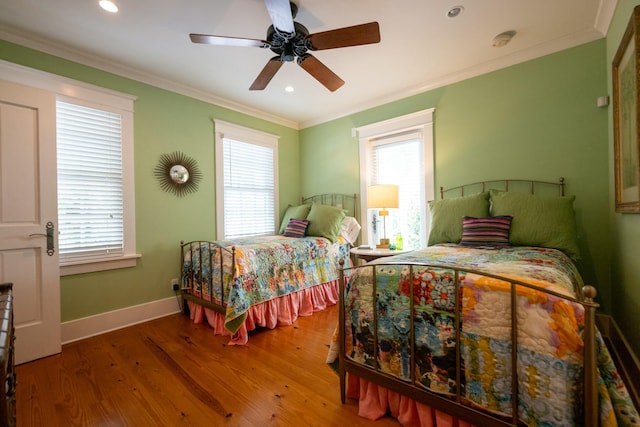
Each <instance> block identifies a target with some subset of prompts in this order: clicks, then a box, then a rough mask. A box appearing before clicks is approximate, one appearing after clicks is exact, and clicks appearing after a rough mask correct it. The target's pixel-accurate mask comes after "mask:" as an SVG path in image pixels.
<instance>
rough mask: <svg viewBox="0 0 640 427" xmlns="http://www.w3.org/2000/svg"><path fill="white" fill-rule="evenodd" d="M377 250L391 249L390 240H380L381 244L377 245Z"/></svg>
mask: <svg viewBox="0 0 640 427" xmlns="http://www.w3.org/2000/svg"><path fill="white" fill-rule="evenodd" d="M376 248H377V249H389V239H380V244H379V245H376Z"/></svg>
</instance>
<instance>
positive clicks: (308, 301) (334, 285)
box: [187, 280, 339, 345]
mask: <svg viewBox="0 0 640 427" xmlns="http://www.w3.org/2000/svg"><path fill="white" fill-rule="evenodd" d="M338 296H339V291H338V280H332V281H331V282H327V283H323V284H321V285H317V286H314V287H312V288H307V289H303V290H301V291H298V292H296V293H293V294H289V295H285V296H282V297H280V298H276V299H272V300H269V301H266V302H263V303H261V304H258V305H255V306H252V307H251V308H250V309H249V311H248V312H247V318H246V320H245V321H244V323H243V324H242V326H240V329H239V330H238V332H236V333H235V334H234V335H233V336H231V340H230V341H229V344H230V345H244V344H246V343H247V342H248V341H249V332H250V331H252V330H254V329H256V328H257V327H266V328H269V329H273V328H275V327H276V326H285V325H291V324H293V322H295V321H296V320H297V319H298V316H311V315H312V314H313V313H314V312H315V311H321V310H324V309H325V308H327V307H328V306H330V305H335V304H337V303H338ZM187 303H188V304H189V312H190V313H191V320H193V322H194V323H202V322H204V321H205V319H206V321H207V322H208V323H209V325H211V327H212V328H213V330H214V333H215V334H216V335H223V336H230V335H231V333H230V332H229V331H228V330H227V329H225V327H224V320H225V317H224V315H223V314H220V313H217V312H216V311H214V310H211V309H209V308H205V307H203V306H201V305H199V304H197V303H194V302H192V301H187Z"/></svg>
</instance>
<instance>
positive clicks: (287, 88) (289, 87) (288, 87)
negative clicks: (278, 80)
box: [284, 86, 295, 92]
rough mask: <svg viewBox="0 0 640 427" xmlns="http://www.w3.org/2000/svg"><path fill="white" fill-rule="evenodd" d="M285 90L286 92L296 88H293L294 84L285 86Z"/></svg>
mask: <svg viewBox="0 0 640 427" xmlns="http://www.w3.org/2000/svg"><path fill="white" fill-rule="evenodd" d="M284 90H285V91H286V92H293V91H294V90H295V89H294V88H293V86H287V87H285V88H284Z"/></svg>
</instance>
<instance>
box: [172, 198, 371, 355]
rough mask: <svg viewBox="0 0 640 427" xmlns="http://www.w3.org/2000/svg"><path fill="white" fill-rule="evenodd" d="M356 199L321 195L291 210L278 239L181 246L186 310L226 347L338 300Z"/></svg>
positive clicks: (355, 226) (352, 238) (354, 226)
mask: <svg viewBox="0 0 640 427" xmlns="http://www.w3.org/2000/svg"><path fill="white" fill-rule="evenodd" d="M355 213H356V196H355V195H346V194H323V195H318V196H313V197H309V198H303V199H302V204H301V205H298V206H289V208H288V209H287V211H286V212H285V214H284V217H283V220H282V225H281V227H280V230H279V231H280V233H281V234H278V235H273V236H258V237H245V238H238V239H233V240H222V241H191V242H188V243H184V242H181V244H180V263H181V265H180V267H181V281H180V282H181V289H182V296H183V298H184V300H185V301H186V303H185V309H186V310H187V311H188V312H189V314H190V316H191V318H192V319H193V321H194V322H196V323H201V322H204V321H207V322H208V323H209V324H210V325H211V326H212V327H213V330H214V332H215V333H216V334H220V335H229V336H230V337H231V340H230V344H246V343H247V341H248V339H249V332H250V331H252V330H254V329H256V328H257V327H265V328H275V327H276V326H281V325H290V324H292V323H293V322H295V320H296V319H297V318H298V316H307V315H311V314H312V313H313V312H314V311H319V310H323V309H324V308H326V307H327V306H329V305H335V304H337V302H338V276H339V262H340V261H341V260H342V261H343V262H350V257H349V250H350V248H351V244H352V243H353V242H354V241H355V238H356V236H357V234H358V232H359V229H360V228H359V225H358V223H357V221H356V220H355Z"/></svg>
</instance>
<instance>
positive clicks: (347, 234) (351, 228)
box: [340, 216, 361, 245]
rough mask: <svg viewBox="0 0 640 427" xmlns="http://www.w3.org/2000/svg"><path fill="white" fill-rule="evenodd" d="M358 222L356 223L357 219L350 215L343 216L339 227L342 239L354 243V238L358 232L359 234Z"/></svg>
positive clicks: (356, 237)
mask: <svg viewBox="0 0 640 427" xmlns="http://www.w3.org/2000/svg"><path fill="white" fill-rule="evenodd" d="M360 228H361V227H360V224H358V220H356V219H355V218H354V217H352V216H345V217H344V219H343V220H342V225H341V228H340V235H341V236H342V238H343V239H344V240H346V241H347V242H349V243H350V244H352V245H353V244H355V242H356V239H358V234H360Z"/></svg>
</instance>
